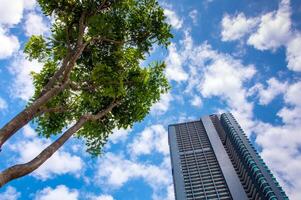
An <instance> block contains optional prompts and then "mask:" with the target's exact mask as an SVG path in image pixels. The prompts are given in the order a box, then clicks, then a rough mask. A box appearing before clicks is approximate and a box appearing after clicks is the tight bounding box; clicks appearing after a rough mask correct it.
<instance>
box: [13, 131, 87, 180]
mask: <svg viewBox="0 0 301 200" xmlns="http://www.w3.org/2000/svg"><path fill="white" fill-rule="evenodd" d="M23 134H24V136H25V137H26V139H23V140H22V141H19V142H18V143H16V144H12V145H11V149H12V150H13V151H15V152H17V153H19V158H18V162H20V163H24V162H28V161H30V160H31V159H33V158H34V157H36V156H37V155H38V154H39V153H40V152H41V151H42V150H44V149H45V148H46V147H47V146H48V145H50V144H51V141H50V140H46V139H39V138H37V137H35V136H36V134H35V133H34V131H33V130H32V128H31V127H29V126H25V127H24V128H23ZM62 160H63V161H64V162H62ZM82 168H83V161H82V160H81V158H80V157H78V156H73V155H71V154H70V153H68V152H67V151H64V150H63V149H60V150H58V151H57V152H56V153H55V154H53V155H52V156H51V157H50V158H49V159H48V160H47V161H46V162H45V163H44V164H43V165H42V166H41V167H40V168H38V169H37V170H36V171H34V172H33V175H34V176H35V177H36V178H38V179H42V180H46V179H49V178H53V177H54V175H61V174H67V173H70V174H75V175H78V174H79V173H80V170H81V169H82Z"/></svg>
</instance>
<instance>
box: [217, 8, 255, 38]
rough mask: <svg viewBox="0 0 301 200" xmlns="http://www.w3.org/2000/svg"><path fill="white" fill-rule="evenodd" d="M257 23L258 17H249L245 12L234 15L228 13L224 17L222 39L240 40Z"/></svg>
mask: <svg viewBox="0 0 301 200" xmlns="http://www.w3.org/2000/svg"><path fill="white" fill-rule="evenodd" d="M257 24H258V19H257V18H249V19H247V18H246V16H245V15H244V14H243V13H239V14H237V15H234V16H230V15H228V14H226V15H224V17H223V19H222V33H221V35H222V40H223V41H232V40H238V39H240V38H242V37H243V36H245V35H246V34H248V33H250V32H251V31H252V30H253V29H254V28H255V26H256V25H257Z"/></svg>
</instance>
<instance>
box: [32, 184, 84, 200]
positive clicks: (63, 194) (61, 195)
mask: <svg viewBox="0 0 301 200" xmlns="http://www.w3.org/2000/svg"><path fill="white" fill-rule="evenodd" d="M78 196H79V193H78V191H77V190H70V189H69V188H67V187H66V186H65V185H59V186H57V187H56V188H55V189H52V188H50V187H47V188H45V189H43V190H42V191H39V192H38V193H37V194H36V197H35V200H58V199H63V200H77V199H78Z"/></svg>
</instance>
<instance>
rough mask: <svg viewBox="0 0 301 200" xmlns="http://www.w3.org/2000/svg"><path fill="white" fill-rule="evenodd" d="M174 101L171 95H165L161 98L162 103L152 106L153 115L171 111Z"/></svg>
mask: <svg viewBox="0 0 301 200" xmlns="http://www.w3.org/2000/svg"><path fill="white" fill-rule="evenodd" d="M172 100H173V97H172V95H171V94H170V93H166V94H163V95H162V96H161V99H160V101H158V102H157V103H155V104H154V105H153V106H152V108H151V113H152V114H153V115H162V114H164V113H165V112H166V111H167V110H168V109H169V107H170V104H171V101H172Z"/></svg>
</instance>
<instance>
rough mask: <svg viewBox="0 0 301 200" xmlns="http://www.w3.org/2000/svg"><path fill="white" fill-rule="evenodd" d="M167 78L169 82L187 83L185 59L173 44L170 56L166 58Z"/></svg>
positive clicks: (169, 50)
mask: <svg viewBox="0 0 301 200" xmlns="http://www.w3.org/2000/svg"><path fill="white" fill-rule="evenodd" d="M165 61H166V65H167V67H166V76H167V78H168V79H169V80H174V81H176V82H182V81H186V80H187V79H188V74H187V73H186V72H185V71H184V69H183V66H182V65H183V58H182V57H181V55H180V54H179V52H178V51H177V48H176V45H175V44H174V43H172V44H171V45H170V46H169V47H168V56H167V58H166V60H165Z"/></svg>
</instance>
